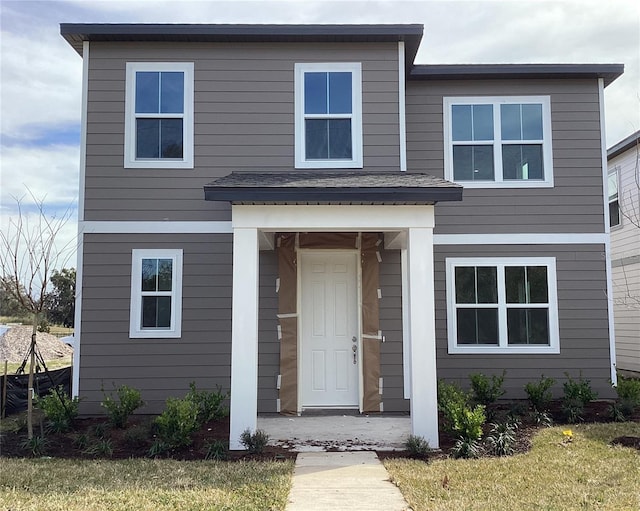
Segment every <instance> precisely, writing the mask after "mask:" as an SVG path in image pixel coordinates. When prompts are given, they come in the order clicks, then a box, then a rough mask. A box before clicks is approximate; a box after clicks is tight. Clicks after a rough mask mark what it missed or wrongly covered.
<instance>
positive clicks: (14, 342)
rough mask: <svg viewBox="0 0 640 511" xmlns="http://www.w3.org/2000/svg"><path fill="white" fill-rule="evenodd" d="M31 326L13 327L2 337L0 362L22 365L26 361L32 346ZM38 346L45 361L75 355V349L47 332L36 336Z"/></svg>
mask: <svg viewBox="0 0 640 511" xmlns="http://www.w3.org/2000/svg"><path fill="white" fill-rule="evenodd" d="M32 332H33V327H32V326H31V325H16V326H12V327H10V328H9V330H7V331H6V332H5V333H4V334H2V335H0V360H8V361H9V362H14V363H20V362H22V361H23V360H24V358H25V356H26V355H27V352H28V351H29V346H30V345H31V334H32ZM36 344H37V346H38V350H39V351H40V354H41V355H42V358H43V359H44V360H54V359H57V358H65V357H70V356H71V355H73V348H71V346H69V345H67V344H65V343H63V342H62V341H61V340H60V339H58V338H57V337H56V336H55V335H51V334H48V333H46V332H38V333H37V334H36Z"/></svg>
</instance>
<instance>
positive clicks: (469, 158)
mask: <svg viewBox="0 0 640 511" xmlns="http://www.w3.org/2000/svg"><path fill="white" fill-rule="evenodd" d="M453 178H454V179H455V180H456V181H493V146H490V145H477V146H459V145H456V146H453Z"/></svg>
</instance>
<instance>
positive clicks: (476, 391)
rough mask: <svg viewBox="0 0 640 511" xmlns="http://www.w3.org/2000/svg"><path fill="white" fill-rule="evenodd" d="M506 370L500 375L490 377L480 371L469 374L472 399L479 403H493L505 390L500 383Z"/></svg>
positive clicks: (487, 404) (502, 381) (502, 382)
mask: <svg viewBox="0 0 640 511" xmlns="http://www.w3.org/2000/svg"><path fill="white" fill-rule="evenodd" d="M506 374H507V372H506V371H503V372H502V375H501V376H497V375H495V374H494V375H492V376H491V378H489V377H488V376H485V375H484V374H482V373H475V374H470V375H469V379H470V380H471V390H472V391H473V401H474V402H475V403H477V404H480V405H485V406H489V405H492V404H493V403H495V402H496V401H497V400H498V398H500V397H502V396H503V395H504V393H505V392H506V391H505V390H504V389H503V388H502V385H503V384H504V377H505V375H506Z"/></svg>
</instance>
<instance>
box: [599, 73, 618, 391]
mask: <svg viewBox="0 0 640 511" xmlns="http://www.w3.org/2000/svg"><path fill="white" fill-rule="evenodd" d="M598 103H599V105H600V148H601V149H602V200H603V202H602V209H603V210H604V232H605V233H606V235H605V236H606V240H605V244H604V250H605V261H606V263H605V264H606V272H607V316H608V319H609V356H610V358H611V364H610V365H611V384H612V385H617V384H618V375H617V373H616V331H615V321H614V318H613V280H612V279H613V272H612V269H611V235H610V233H611V227H610V226H609V221H610V218H609V193H608V190H607V180H608V177H609V172H608V170H607V169H608V165H609V163H608V160H607V140H606V131H605V112H604V80H603V79H602V78H598Z"/></svg>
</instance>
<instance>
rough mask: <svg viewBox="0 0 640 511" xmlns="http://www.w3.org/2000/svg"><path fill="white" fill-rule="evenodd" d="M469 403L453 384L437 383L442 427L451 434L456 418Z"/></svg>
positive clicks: (464, 394)
mask: <svg viewBox="0 0 640 511" xmlns="http://www.w3.org/2000/svg"><path fill="white" fill-rule="evenodd" d="M468 403H469V396H468V394H466V393H465V392H464V391H463V390H462V389H461V388H460V387H459V386H458V385H456V384H455V383H447V382H445V381H444V380H440V381H438V410H440V411H441V412H442V418H443V427H444V429H445V430H447V431H449V432H451V433H453V432H454V431H455V424H456V418H457V417H458V416H459V415H460V413H461V412H460V411H461V410H462V409H463V408H464V407H466V406H467V405H468Z"/></svg>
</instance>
